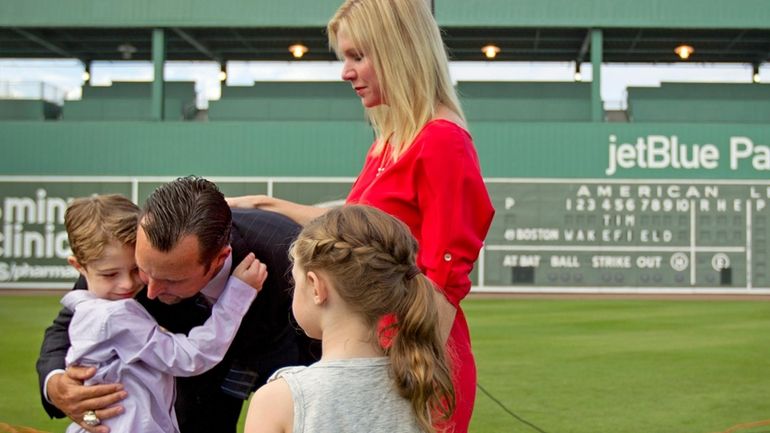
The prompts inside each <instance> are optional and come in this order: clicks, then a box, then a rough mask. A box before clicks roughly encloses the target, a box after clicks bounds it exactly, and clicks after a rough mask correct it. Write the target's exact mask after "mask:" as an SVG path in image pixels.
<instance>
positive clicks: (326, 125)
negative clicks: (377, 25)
mask: <svg viewBox="0 0 770 433" xmlns="http://www.w3.org/2000/svg"><path fill="white" fill-rule="evenodd" d="M471 131H472V133H473V135H474V139H475V142H476V146H477V149H478V153H479V158H480V161H481V166H482V170H483V174H484V176H485V179H486V183H487V187H488V189H489V191H490V195H491V197H492V200H493V203H494V205H495V208H496V209H497V213H496V216H495V219H494V221H493V224H492V228H491V230H490V233H489V236H488V237H487V239H486V243H485V246H484V248H483V250H482V252H481V256H480V259H479V262H478V265H477V267H476V269H474V272H473V274H472V277H473V281H474V285H475V289H474V290H477V291H498V292H499V291H502V292H564V291H567V292H591V293H607V292H609V293H629V292H633V293H640V292H641V293H660V292H662V293H770V269H768V267H769V264H770V247H769V246H768V240H769V239H770V218H769V217H770V128H768V127H767V126H764V125H756V124H714V125H710V124H693V123H690V124H684V123H656V124H651V123H649V124H640V123H636V124H628V123H625V124H612V123H601V124H595V123H578V122H571V123H570V122H564V123H552V122H533V123H515V122H474V123H472V125H471ZM0 137H2V142H1V145H2V158H0V288H2V287H21V288H30V289H32V288H51V287H67V286H68V285H69V284H70V282H71V280H72V278H73V277H74V273H73V272H72V271H71V270H69V269H68V268H67V266H66V264H65V261H64V259H65V258H66V256H67V254H68V253H69V251H68V246H67V243H66V234H65V233H64V229H63V226H62V222H63V211H64V209H65V208H66V205H67V203H68V201H69V200H70V199H72V198H74V197H78V196H84V195H88V194H93V193H106V192H117V193H122V194H125V195H126V196H129V197H131V198H132V199H133V200H135V201H136V202H137V203H142V201H143V200H144V198H145V197H146V196H147V195H148V194H150V193H151V191H152V190H153V189H154V188H155V187H157V185H159V184H160V183H162V182H165V181H168V180H170V179H173V178H174V177H177V176H182V175H188V174H198V175H203V176H206V177H209V178H211V179H212V180H214V181H216V182H217V183H218V184H219V185H220V186H221V188H222V190H223V191H224V193H225V194H226V195H241V194H249V193H262V194H270V195H275V196H278V197H282V198H286V199H290V200H294V201H298V202H302V203H308V204H334V203H340V202H341V201H342V200H343V199H344V197H345V195H346V193H347V191H348V190H349V188H350V185H351V183H352V182H353V180H354V178H355V176H356V174H357V172H358V170H359V168H360V166H361V163H362V161H363V159H364V156H365V153H366V150H367V148H368V146H369V144H370V143H371V140H372V132H371V130H370V129H369V127H368V126H367V125H366V123H365V122H363V121H355V122H354V121H338V122H331V121H326V122H322V121H294V122H277V121H272V122H227V121H222V122H209V123H206V122H130V121H126V122H41V121H37V122H35V121H28V122H23V121H6V122H0ZM452 175H454V174H453V173H440V174H438V176H452Z"/></svg>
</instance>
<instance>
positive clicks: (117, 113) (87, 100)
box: [62, 81, 195, 120]
mask: <svg viewBox="0 0 770 433" xmlns="http://www.w3.org/2000/svg"><path fill="white" fill-rule="evenodd" d="M165 93H166V97H165V101H164V118H165V120H189V119H192V118H193V117H194V116H195V83H194V82H192V81H168V82H166V84H165ZM151 101H152V83H150V82H114V83H112V85H111V86H83V97H82V99H81V100H79V101H66V102H65V103H64V108H63V110H62V111H63V112H62V119H63V120H152V109H151Z"/></svg>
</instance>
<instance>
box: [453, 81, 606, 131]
mask: <svg viewBox="0 0 770 433" xmlns="http://www.w3.org/2000/svg"><path fill="white" fill-rule="evenodd" d="M457 92H458V94H459V97H460V103H461V104H462V107H463V111H464V112H465V115H466V117H467V118H468V120H469V121H512V122H517V121H520V122H532V121H535V122H537V121H542V122H588V121H591V84H590V83H565V82H514V81H460V82H458V83H457Z"/></svg>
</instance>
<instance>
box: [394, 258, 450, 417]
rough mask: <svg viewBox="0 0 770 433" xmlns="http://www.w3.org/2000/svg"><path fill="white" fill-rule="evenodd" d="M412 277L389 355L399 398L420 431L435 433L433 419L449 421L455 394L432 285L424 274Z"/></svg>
mask: <svg viewBox="0 0 770 433" xmlns="http://www.w3.org/2000/svg"><path fill="white" fill-rule="evenodd" d="M415 269H416V268H415ZM407 274H409V272H407ZM409 276H411V275H407V276H406V277H405V278H404V280H405V281H404V286H403V287H404V292H405V293H404V296H403V297H401V300H400V302H399V303H398V305H397V306H396V311H395V314H396V320H397V322H398V324H397V325H396V326H397V331H396V332H395V336H394V338H393V340H392V343H391V345H390V347H389V348H388V349H387V353H388V356H389V357H390V362H391V368H392V370H393V376H394V379H395V381H396V385H397V387H398V390H399V392H400V394H401V395H402V396H403V397H404V398H406V399H408V400H409V401H410V402H411V403H412V408H413V409H414V412H415V414H416V415H417V420H418V422H419V424H420V427H422V429H423V430H424V431H426V432H433V431H434V425H436V424H437V423H436V422H435V421H438V420H433V419H432V417H433V416H436V417H437V418H439V419H441V420H448V419H449V417H450V416H451V414H452V412H453V411H454V407H455V394H454V388H453V386H452V376H451V373H450V368H449V365H448V361H447V356H446V354H445V351H444V350H445V349H444V343H443V341H442V338H441V334H440V330H439V318H438V309H437V307H436V301H435V298H434V296H436V293H435V289H434V288H433V283H432V282H431V281H430V280H429V279H428V278H427V277H425V276H424V275H422V274H418V275H414V276H413V278H408V277H409Z"/></svg>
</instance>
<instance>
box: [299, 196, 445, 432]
mask: <svg viewBox="0 0 770 433" xmlns="http://www.w3.org/2000/svg"><path fill="white" fill-rule="evenodd" d="M291 251H292V256H293V257H292V258H293V260H294V261H295V263H296V264H297V265H299V266H300V267H301V268H302V269H304V270H305V271H307V272H310V271H314V272H321V273H323V274H324V275H325V276H326V278H327V279H328V280H329V282H330V284H331V285H332V286H333V287H334V289H335V290H336V292H337V293H338V294H339V296H340V298H341V299H342V300H343V301H344V302H345V303H346V304H347V305H348V307H349V308H350V310H351V311H353V312H354V313H355V314H359V315H360V316H361V317H362V318H363V319H364V321H365V323H366V324H368V325H369V326H370V329H371V330H372V335H371V337H372V339H373V341H378V340H379V341H382V335H381V333H382V332H383V331H384V332H388V331H390V332H388V335H390V334H392V339H390V341H389V344H386V347H384V348H383V350H384V351H385V353H386V355H387V356H388V357H389V358H390V365H391V370H392V377H393V378H394V379H395V382H396V386H397V389H398V391H399V393H400V394H401V395H402V396H403V397H404V398H406V399H407V400H409V401H410V402H411V404H412V408H413V410H414V413H415V415H416V416H417V420H418V422H419V424H420V426H421V427H422V428H423V430H424V431H426V432H433V431H434V428H433V423H434V422H433V420H432V418H433V417H434V416H438V417H441V418H444V419H449V417H450V416H451V413H452V411H453V410H454V401H455V395H454V388H453V386H452V380H451V375H450V368H449V363H448V360H447V356H446V354H445V352H444V344H443V341H442V339H441V337H440V333H439V328H438V323H439V321H438V310H437V307H436V303H435V301H434V296H435V295H434V292H435V289H434V287H433V284H432V283H431V282H430V280H428V278H427V277H425V276H424V275H423V274H422V273H420V272H419V269H418V268H417V267H416V265H415V257H416V253H417V241H416V240H415V239H414V237H413V236H412V235H411V233H410V232H409V229H408V228H407V226H406V225H405V224H404V223H402V222H401V221H399V220H397V219H396V218H394V217H392V216H390V215H388V214H386V213H384V212H382V211H380V210H378V209H375V208H372V207H368V206H362V205H348V206H343V207H339V208H335V209H332V210H330V211H329V212H327V213H325V214H324V215H322V216H321V217H319V218H317V219H315V220H313V221H312V222H311V223H309V224H308V225H307V226H306V227H305V228H304V229H303V230H302V232H301V233H300V234H299V236H298V238H297V240H296V241H295V242H294V245H293V247H292V249H291ZM386 315H393V316H394V318H395V324H394V325H393V326H392V327H391V328H390V330H389V329H388V328H385V329H384V330H383V329H380V328H379V327H378V325H379V323H380V320H381V319H382V318H383V317H384V316H386Z"/></svg>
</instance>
